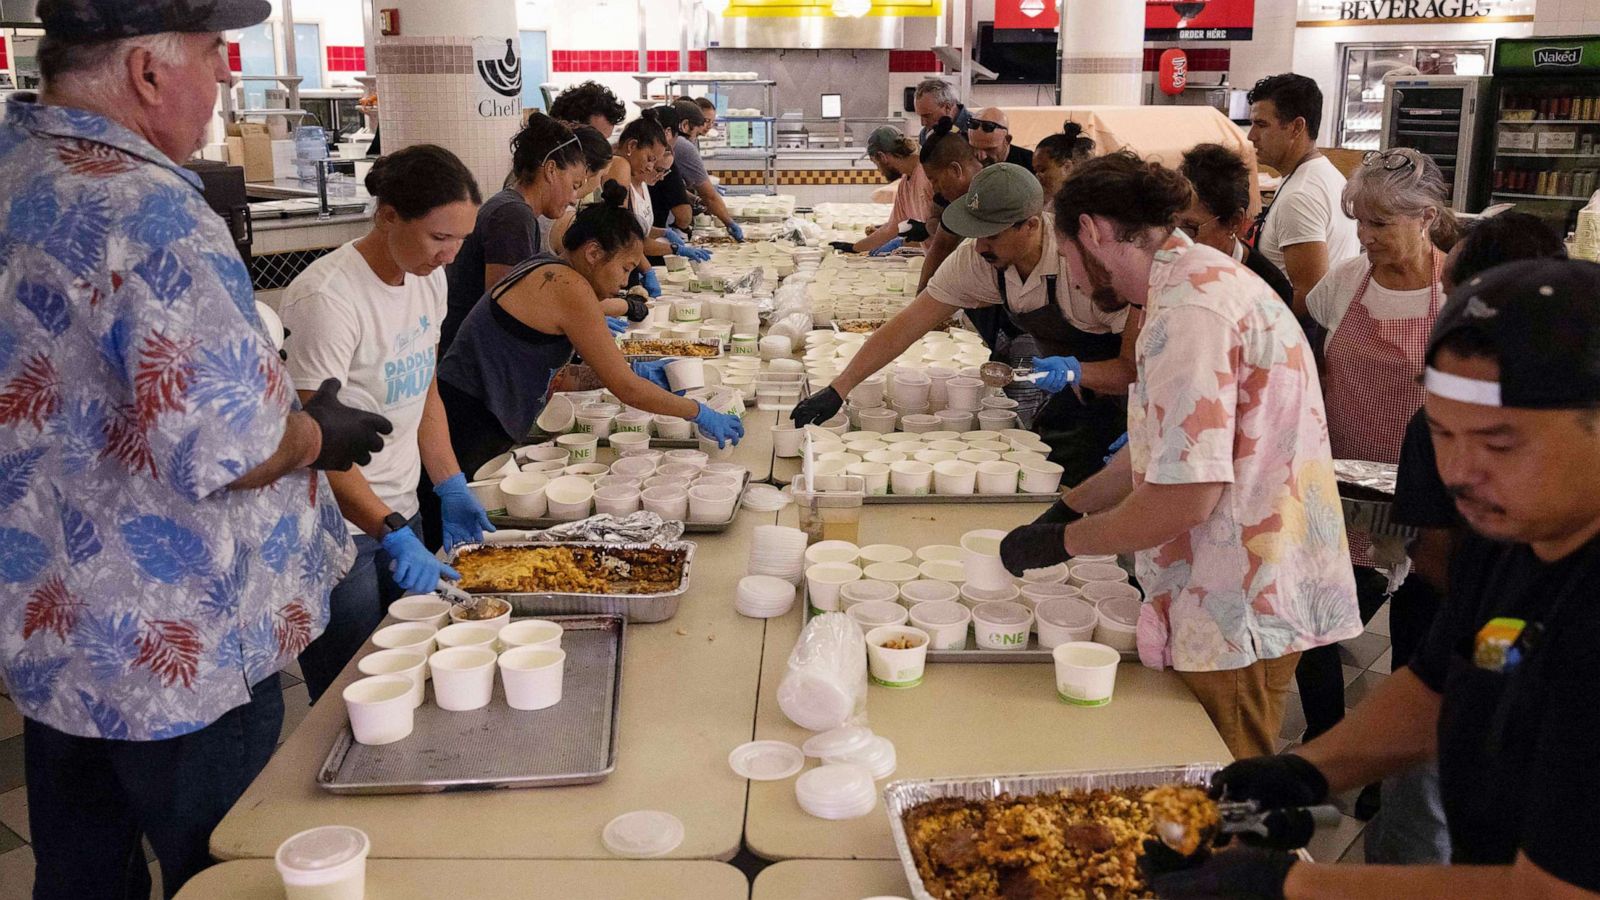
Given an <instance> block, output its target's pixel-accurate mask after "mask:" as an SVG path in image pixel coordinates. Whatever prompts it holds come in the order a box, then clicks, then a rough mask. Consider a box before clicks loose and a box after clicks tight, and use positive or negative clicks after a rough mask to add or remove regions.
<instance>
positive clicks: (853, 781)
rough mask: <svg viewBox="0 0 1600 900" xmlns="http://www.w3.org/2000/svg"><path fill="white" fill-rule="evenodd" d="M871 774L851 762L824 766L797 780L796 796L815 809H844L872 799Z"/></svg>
mask: <svg viewBox="0 0 1600 900" xmlns="http://www.w3.org/2000/svg"><path fill="white" fill-rule="evenodd" d="M873 791H874V789H873V787H872V773H871V772H869V771H867V770H866V768H864V767H862V766H858V765H854V764H851V763H830V764H827V765H821V766H818V767H816V768H815V769H812V770H811V771H809V772H805V773H803V774H801V776H800V777H799V778H796V779H795V782H794V792H795V796H797V797H800V798H803V799H802V802H805V803H809V804H812V805H816V806H826V807H843V806H851V805H853V804H856V803H859V802H861V801H862V799H863V798H866V797H871V796H873Z"/></svg>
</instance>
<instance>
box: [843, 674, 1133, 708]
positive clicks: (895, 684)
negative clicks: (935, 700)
mask: <svg viewBox="0 0 1600 900" xmlns="http://www.w3.org/2000/svg"><path fill="white" fill-rule="evenodd" d="M867 680H869V681H871V682H872V683H873V684H875V685H877V686H879V687H886V688H914V687H916V686H917V685H919V684H921V683H922V676H921V675H918V676H917V677H916V678H913V679H911V680H910V681H884V680H883V679H882V678H879V677H878V676H876V675H868V676H867ZM1107 702H1110V701H1107Z"/></svg>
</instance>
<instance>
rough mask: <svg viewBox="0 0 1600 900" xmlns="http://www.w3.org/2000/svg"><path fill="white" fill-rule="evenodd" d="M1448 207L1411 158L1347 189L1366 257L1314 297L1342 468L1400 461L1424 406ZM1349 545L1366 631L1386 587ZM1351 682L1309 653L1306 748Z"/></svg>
mask: <svg viewBox="0 0 1600 900" xmlns="http://www.w3.org/2000/svg"><path fill="white" fill-rule="evenodd" d="M1448 198H1449V189H1448V188H1447V187H1446V185H1445V182H1444V178H1443V176H1442V175H1441V174H1440V172H1439V167H1438V166H1437V165H1436V164H1434V162H1433V160H1432V159H1429V158H1428V157H1427V156H1425V155H1423V154H1421V153H1419V152H1417V151H1416V150H1412V149H1409V148H1397V149H1393V150H1385V151H1383V152H1382V153H1369V154H1368V155H1367V157H1366V158H1365V159H1364V160H1363V161H1362V163H1361V165H1360V166H1359V167H1357V169H1356V171H1355V173H1354V174H1353V175H1352V176H1351V178H1350V181H1349V183H1348V184H1347V185H1346V186H1345V189H1344V194H1343V198H1342V204H1343V209H1344V214H1345V215H1347V216H1350V217H1351V218H1353V219H1354V220H1355V222H1356V234H1357V236H1358V237H1359V239H1360V241H1361V247H1362V249H1363V250H1365V251H1366V255H1365V256H1358V257H1355V258H1353V259H1349V260H1346V261H1345V262H1343V263H1340V264H1339V265H1336V266H1334V267H1333V268H1332V269H1331V270H1329V272H1328V274H1327V275H1326V276H1325V277H1324V278H1323V279H1322V281H1321V282H1320V283H1319V284H1318V285H1317V287H1316V288H1315V289H1314V290H1312V292H1311V294H1310V296H1309V297H1307V298H1306V305H1307V307H1308V309H1309V310H1310V312H1311V316H1312V318H1314V319H1316V320H1317V322H1318V323H1320V324H1321V325H1322V327H1323V328H1325V329H1326V330H1327V334H1328V337H1327V340H1326V341H1325V342H1324V344H1323V357H1324V359H1325V361H1326V369H1325V374H1324V376H1323V379H1322V385H1323V392H1324V395H1325V397H1326V399H1327V410H1328V437H1329V438H1330V439H1331V441H1332V444H1333V457H1334V459H1359V460H1369V461H1372V462H1380V463H1398V462H1399V461H1400V444H1401V442H1402V440H1403V439H1404V437H1405V431H1406V423H1407V422H1409V421H1410V420H1411V417H1412V416H1413V415H1414V414H1416V411H1417V410H1418V409H1420V408H1421V407H1422V402H1423V399H1424V393H1423V389H1422V384H1421V379H1420V377H1419V376H1420V375H1421V374H1422V367H1423V357H1424V355H1425V353H1426V350H1427V346H1428V332H1429V331H1430V330H1432V328H1433V320H1434V319H1435V318H1436V317H1437V316H1438V314H1439V307H1440V306H1441V305H1442V304H1443V303H1444V293H1445V292H1444V287H1443V286H1442V284H1441V283H1440V276H1441V273H1442V268H1443V264H1444V253H1443V252H1441V251H1440V250H1439V249H1438V246H1439V245H1448V244H1449V243H1451V242H1453V240H1454V238H1455V234H1456V220H1455V216H1454V215H1453V214H1452V213H1451V211H1450V202H1449V199H1448ZM1349 536H1350V556H1351V561H1352V562H1353V563H1354V565H1355V567H1356V586H1357V589H1358V590H1357V594H1358V599H1359V600H1360V602H1361V613H1362V619H1363V620H1366V619H1367V618H1370V617H1371V616H1372V614H1373V613H1375V612H1376V611H1377V609H1378V607H1379V606H1381V605H1382V603H1383V600H1384V598H1385V596H1386V595H1387V592H1388V586H1387V579H1386V578H1385V577H1384V576H1383V575H1382V574H1381V573H1379V572H1378V571H1377V570H1376V569H1375V568H1374V565H1375V562H1376V561H1375V559H1374V557H1373V553H1372V541H1371V538H1370V535H1367V534H1365V533H1363V532H1359V531H1354V530H1352V531H1350V532H1349ZM1395 561H1396V562H1397V561H1398V560H1395ZM1319 652H1320V653H1321V656H1319V655H1318V654H1319ZM1342 671H1343V670H1342V669H1341V668H1340V664H1339V659H1338V656H1337V654H1336V653H1332V652H1328V651H1326V650H1323V651H1309V652H1307V653H1306V654H1305V657H1304V658H1303V660H1302V662H1301V668H1300V684H1301V688H1300V690H1301V699H1302V702H1303V703H1304V706H1305V713H1306V725H1307V734H1306V738H1307V740H1309V739H1310V738H1312V737H1315V736H1316V735H1317V734H1320V733H1322V732H1323V731H1326V730H1327V729H1328V728H1331V727H1332V726H1333V725H1334V724H1335V723H1337V722H1338V721H1339V719H1340V717H1342V716H1343V714H1344V678H1343V675H1342ZM1308 681H1309V682H1310V684H1308Z"/></svg>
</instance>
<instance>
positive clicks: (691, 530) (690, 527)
mask: <svg viewBox="0 0 1600 900" xmlns="http://www.w3.org/2000/svg"><path fill="white" fill-rule="evenodd" d="M652 446H654V445H653V444H652ZM749 486H750V471H749V470H748V469H746V470H745V473H744V481H742V482H740V484H739V499H740V500H741V501H742V500H743V499H744V491H745V488H747V487H749ZM739 509H740V504H739V503H737V502H736V503H734V504H733V513H732V514H730V515H729V516H728V518H726V519H724V520H723V521H721V522H690V521H688V520H687V519H685V520H684V523H683V531H684V533H685V534H720V533H722V532H724V531H727V530H728V528H729V527H731V526H732V525H733V520H734V519H736V518H738V517H739ZM489 521H490V523H492V524H493V525H494V527H496V528H552V527H554V526H556V525H561V524H563V523H564V522H565V521H566V520H564V519H551V518H539V519H519V518H517V517H516V516H502V515H491V516H489Z"/></svg>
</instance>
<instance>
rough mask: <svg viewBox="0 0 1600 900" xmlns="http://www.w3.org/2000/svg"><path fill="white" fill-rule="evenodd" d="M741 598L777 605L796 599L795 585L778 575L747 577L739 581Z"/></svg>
mask: <svg viewBox="0 0 1600 900" xmlns="http://www.w3.org/2000/svg"><path fill="white" fill-rule="evenodd" d="M738 591H739V596H741V597H748V598H749V599H751V600H759V601H765V602H768V603H776V602H779V601H784V602H788V601H791V600H793V599H794V585H792V584H790V583H789V582H787V581H784V580H783V579H782V578H779V577H777V576H776V575H746V576H745V577H743V578H741V579H739V588H738Z"/></svg>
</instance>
